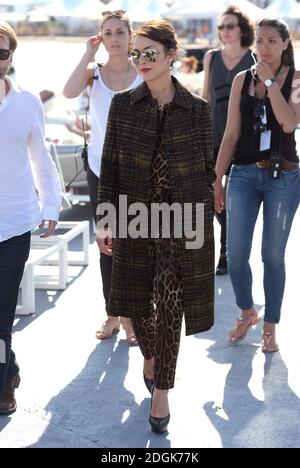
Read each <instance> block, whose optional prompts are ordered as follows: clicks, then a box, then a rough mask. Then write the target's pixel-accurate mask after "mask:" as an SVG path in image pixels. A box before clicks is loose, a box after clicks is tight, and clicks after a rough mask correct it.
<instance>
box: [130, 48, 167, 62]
mask: <svg viewBox="0 0 300 468" xmlns="http://www.w3.org/2000/svg"><path fill="white" fill-rule="evenodd" d="M159 54H160V52H158V50H156V49H154V48H153V47H150V48H149V49H146V50H144V52H140V51H139V50H133V51H132V52H130V54H129V57H130V58H131V60H132V62H133V63H134V64H135V65H137V64H138V63H139V61H140V57H141V56H142V57H143V58H144V59H145V60H146V61H147V62H152V63H153V62H156V55H159Z"/></svg>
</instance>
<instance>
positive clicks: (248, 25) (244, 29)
mask: <svg viewBox="0 0 300 468" xmlns="http://www.w3.org/2000/svg"><path fill="white" fill-rule="evenodd" d="M225 15H234V16H236V17H237V19H238V25H239V27H240V29H241V34H242V37H241V46H242V47H250V46H251V45H252V44H253V41H254V26H253V24H252V22H251V20H250V18H249V17H248V16H247V15H245V13H243V12H242V11H241V9H240V8H239V7H238V6H237V5H229V6H228V7H227V8H226V10H225V11H223V13H222V14H221V18H222V17H223V16H225ZM218 36H219V39H220V40H221V37H220V33H219V34H218Z"/></svg>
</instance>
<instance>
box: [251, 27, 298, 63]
mask: <svg viewBox="0 0 300 468" xmlns="http://www.w3.org/2000/svg"><path fill="white" fill-rule="evenodd" d="M263 26H268V27H270V28H274V29H276V30H277V31H278V34H279V35H280V37H281V39H282V40H283V41H286V40H287V39H288V40H289V43H288V46H287V48H286V50H284V51H283V52H282V56H281V64H282V65H285V66H287V67H291V68H295V60H294V48H293V45H292V41H291V36H290V31H289V27H288V25H287V23H286V22H285V21H284V20H283V19H282V18H264V19H262V20H261V21H260V22H259V23H258V25H257V27H258V28H261V27H263Z"/></svg>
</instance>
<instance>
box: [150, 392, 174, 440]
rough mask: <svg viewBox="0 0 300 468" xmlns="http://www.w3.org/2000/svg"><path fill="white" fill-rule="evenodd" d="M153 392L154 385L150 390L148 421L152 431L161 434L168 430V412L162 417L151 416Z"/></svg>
mask: <svg viewBox="0 0 300 468" xmlns="http://www.w3.org/2000/svg"><path fill="white" fill-rule="evenodd" d="M153 392H154V385H153V386H152V390H151V408H150V414H149V423H150V426H151V429H152V432H155V433H156V434H163V433H164V432H168V424H169V422H170V414H168V415H167V416H165V417H164V418H156V417H154V416H151V409H152V400H153Z"/></svg>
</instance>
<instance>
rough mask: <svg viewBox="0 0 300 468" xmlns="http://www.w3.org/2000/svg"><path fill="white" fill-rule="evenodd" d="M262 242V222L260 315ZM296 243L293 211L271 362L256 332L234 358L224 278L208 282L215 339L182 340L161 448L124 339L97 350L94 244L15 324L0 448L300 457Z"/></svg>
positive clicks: (231, 308)
mask: <svg viewBox="0 0 300 468" xmlns="http://www.w3.org/2000/svg"><path fill="white" fill-rule="evenodd" d="M87 213H88V211H87V207H81V206H77V207H74V208H73V209H72V211H68V212H66V213H65V214H64V218H66V219H68V218H69V219H76V218H77V219H78V218H79V219H85V218H86V216H87ZM260 233H261V220H260V221H259V223H258V229H257V230H256V235H255V240H254V247H253V254H252V265H253V271H254V297H255V301H256V304H257V307H258V308H259V309H260V311H261V313H263V302H264V300H263V290H262V267H261V261H260V244H259V240H260ZM299 234H300V212H299V211H298V213H297V215H296V219H295V222H294V226H293V231H292V234H291V237H290V241H289V245H288V249H287V286H286V294H285V299H284V305H283V311H282V322H281V325H280V328H279V332H278V340H279V343H280V352H279V353H277V354H275V355H266V356H265V355H264V354H262V353H261V351H260V348H259V342H260V333H261V326H260V325H259V326H257V328H256V329H255V330H253V331H251V332H250V333H249V335H248V336H247V338H246V339H245V341H243V342H242V343H240V344H239V345H237V346H236V347H230V346H228V344H227V340H226V338H227V331H228V329H230V327H231V326H232V324H233V322H234V320H235V318H236V316H237V314H238V310H237V308H236V306H235V303H234V297H233V293H232V288H231V285H230V281H229V278H228V277H227V276H226V277H220V278H216V324H215V327H214V328H213V329H212V330H211V331H209V332H208V333H205V334H201V335H197V336H194V337H188V338H186V337H184V336H182V343H181V350H180V357H179V362H178V370H177V376H176V387H175V390H173V391H171V392H170V406H171V422H170V425H169V434H168V435H166V436H157V435H155V434H153V433H151V431H150V428H149V424H148V415H149V409H150V398H149V394H148V393H147V390H146V388H145V386H144V383H143V379H142V364H143V362H142V356H141V354H140V351H139V349H138V348H137V347H132V348H129V347H128V345H127V342H126V340H125V333H124V331H121V332H120V333H119V334H118V335H116V336H114V338H112V339H110V340H108V341H104V342H99V341H97V340H96V339H95V338H94V332H95V330H96V328H97V327H98V326H99V325H100V323H101V321H102V320H103V318H104V313H103V300H102V297H101V286H100V275H99V269H98V252H97V247H96V244H95V242H92V243H91V245H90V253H91V263H90V265H89V267H88V268H85V269H82V268H80V267H73V269H72V270H70V272H71V274H72V279H71V283H70V285H69V286H68V288H67V289H66V290H65V291H64V292H57V291H38V292H37V313H36V314H35V315H34V316H31V317H22V318H17V319H16V321H15V325H14V335H13V343H14V349H15V351H16V354H17V357H18V360H19V363H20V366H21V378H22V381H21V386H20V388H19V390H17V401H18V405H19V408H18V411H17V412H16V413H15V414H13V415H12V416H11V417H1V418H0V430H1V432H0V447H1V448H3V447H44V448H46V447H91V448H96V447H98V448H104V447H110V448H116V447H121V448H122V447H147V448H157V447H162V448H169V447H172V448H176V447H178V448H194V447H195V448H205V447H214V448H220V447H300V426H299V417H300V374H299V368H300V353H299V349H298V344H299V330H300V314H299V311H300V306H299V264H300V253H299V252H300V249H299V238H300V237H299ZM216 236H217V238H218V236H219V232H218V226H216ZM217 245H218V243H217ZM73 246H74V248H75V249H78V244H77V243H76V242H74V243H73Z"/></svg>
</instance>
